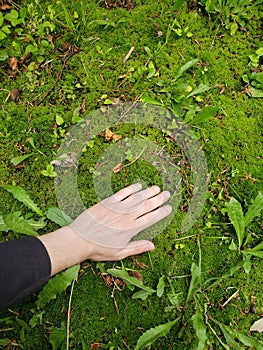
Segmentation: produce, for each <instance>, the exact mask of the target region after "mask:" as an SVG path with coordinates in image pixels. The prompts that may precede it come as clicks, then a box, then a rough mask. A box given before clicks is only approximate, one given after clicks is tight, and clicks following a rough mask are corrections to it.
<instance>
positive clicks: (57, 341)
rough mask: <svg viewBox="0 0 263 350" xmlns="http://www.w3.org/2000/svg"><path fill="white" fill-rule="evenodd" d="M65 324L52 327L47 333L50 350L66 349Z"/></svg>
mask: <svg viewBox="0 0 263 350" xmlns="http://www.w3.org/2000/svg"><path fill="white" fill-rule="evenodd" d="M66 337H67V330H66V326H65V325H63V326H62V327H61V328H52V330H51V333H50V335H49V342H50V344H51V345H52V350H65V349H66Z"/></svg>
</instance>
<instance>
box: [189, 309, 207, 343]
mask: <svg viewBox="0 0 263 350" xmlns="http://www.w3.org/2000/svg"><path fill="white" fill-rule="evenodd" d="M192 321H193V326H194V329H195V334H196V336H197V338H198V345H197V347H196V348H195V350H203V349H204V348H205V343H206V326H205V323H204V320H203V315H202V313H201V311H200V309H199V307H197V309H196V312H195V314H194V315H193V316H192Z"/></svg>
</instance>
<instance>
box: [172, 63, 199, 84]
mask: <svg viewBox="0 0 263 350" xmlns="http://www.w3.org/2000/svg"><path fill="white" fill-rule="evenodd" d="M198 62H199V60H198V58H195V59H193V60H191V61H188V62H187V63H186V64H184V65H183V66H182V67H181V68H180V69H179V70H178V72H177V74H176V76H175V77H174V79H175V80H177V79H178V78H180V77H181V76H182V75H183V74H184V72H186V71H187V70H188V69H189V68H191V67H193V66H195V65H196V64H197V63H198Z"/></svg>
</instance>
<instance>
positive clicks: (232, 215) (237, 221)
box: [227, 197, 245, 249]
mask: <svg viewBox="0 0 263 350" xmlns="http://www.w3.org/2000/svg"><path fill="white" fill-rule="evenodd" d="M227 213H228V216H229V219H230V221H231V223H232V225H233V226H234V228H235V230H236V234H237V238H238V246H239V249H240V248H241V246H242V243H243V240H244V233H245V220H244V215H243V211H242V207H241V204H240V203H239V202H238V201H237V200H236V199H235V198H234V197H232V198H231V199H230V202H229V204H228V208H227Z"/></svg>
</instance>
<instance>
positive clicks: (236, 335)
mask: <svg viewBox="0 0 263 350" xmlns="http://www.w3.org/2000/svg"><path fill="white" fill-rule="evenodd" d="M213 321H214V322H215V323H216V324H217V325H218V326H219V327H220V328H221V330H222V332H223V334H224V336H225V339H226V341H227V343H228V345H230V347H231V349H235V350H236V349H237V350H243V349H244V347H241V346H240V345H239V344H238V343H236V341H235V339H236V340H239V341H240V342H241V343H242V344H243V345H245V346H248V347H251V348H252V349H263V343H262V342H261V341H260V340H258V339H256V338H253V337H250V336H248V335H246V334H243V333H240V332H237V331H236V330H235V329H233V328H232V327H229V326H226V325H224V324H222V323H220V322H218V321H217V320H215V319H213Z"/></svg>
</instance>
